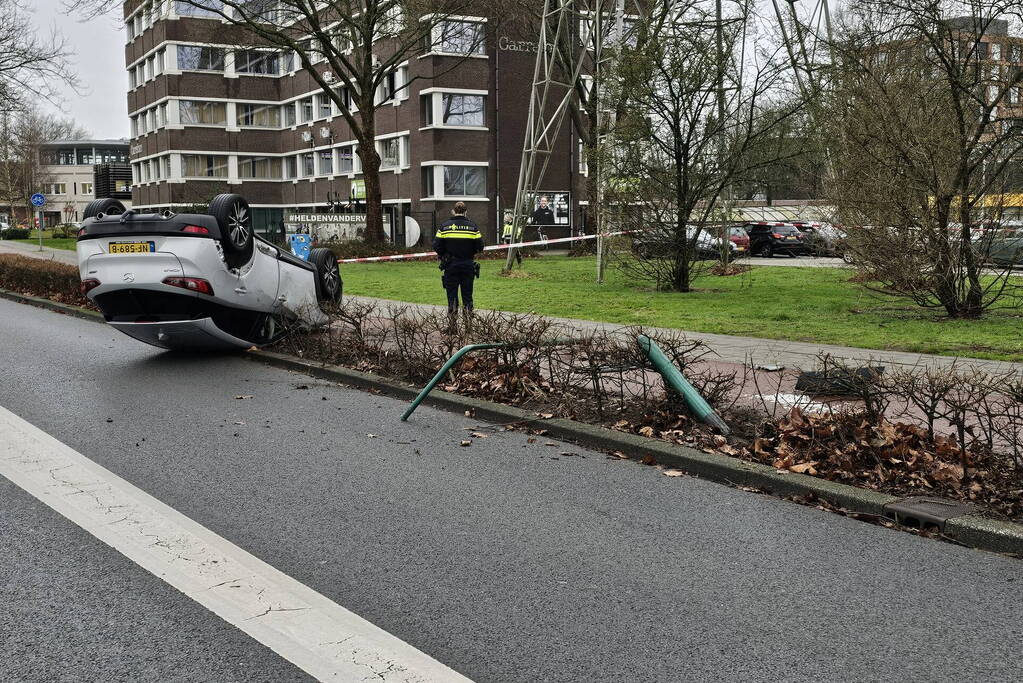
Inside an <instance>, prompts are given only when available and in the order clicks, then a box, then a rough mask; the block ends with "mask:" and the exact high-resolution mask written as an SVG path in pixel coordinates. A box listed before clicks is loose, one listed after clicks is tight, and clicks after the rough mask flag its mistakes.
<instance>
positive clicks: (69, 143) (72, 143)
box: [39, 138, 128, 147]
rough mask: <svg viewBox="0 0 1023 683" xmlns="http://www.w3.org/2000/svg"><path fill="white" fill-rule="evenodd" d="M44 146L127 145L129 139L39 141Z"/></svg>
mask: <svg viewBox="0 0 1023 683" xmlns="http://www.w3.org/2000/svg"><path fill="white" fill-rule="evenodd" d="M39 144H40V146H43V147H86V146H88V147H127V146H128V140H126V139H125V138H121V139H119V140H47V141H45V142H41V143H39Z"/></svg>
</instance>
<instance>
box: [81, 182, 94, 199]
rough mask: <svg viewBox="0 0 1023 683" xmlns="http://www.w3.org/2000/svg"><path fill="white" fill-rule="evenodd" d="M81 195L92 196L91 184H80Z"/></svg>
mask: <svg viewBox="0 0 1023 683" xmlns="http://www.w3.org/2000/svg"><path fill="white" fill-rule="evenodd" d="M82 194H84V195H87V196H90V197H91V196H92V183H82Z"/></svg>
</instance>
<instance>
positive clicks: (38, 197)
mask: <svg viewBox="0 0 1023 683" xmlns="http://www.w3.org/2000/svg"><path fill="white" fill-rule="evenodd" d="M29 201H30V202H32V206H42V205H43V204H45V203H46V197H44V196H43V195H42V194H40V193H38V192H36V193H35V194H34V195H32V197H31V198H30V199H29Z"/></svg>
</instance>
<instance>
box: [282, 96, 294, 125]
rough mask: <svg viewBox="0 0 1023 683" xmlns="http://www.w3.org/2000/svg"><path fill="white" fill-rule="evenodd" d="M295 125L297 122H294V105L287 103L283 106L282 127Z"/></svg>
mask: <svg viewBox="0 0 1023 683" xmlns="http://www.w3.org/2000/svg"><path fill="white" fill-rule="evenodd" d="M296 123H297V121H296V120H295V104H294V102H289V103H287V104H286V105H284V125H285V126H294V125H295V124H296Z"/></svg>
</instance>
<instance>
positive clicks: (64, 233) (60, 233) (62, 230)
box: [50, 223, 78, 239]
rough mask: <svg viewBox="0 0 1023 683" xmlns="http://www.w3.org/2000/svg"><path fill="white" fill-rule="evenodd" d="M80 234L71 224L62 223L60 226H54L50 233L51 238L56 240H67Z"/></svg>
mask: <svg viewBox="0 0 1023 683" xmlns="http://www.w3.org/2000/svg"><path fill="white" fill-rule="evenodd" d="M77 234H78V228H76V227H75V226H74V225H72V224H71V223H62V224H60V225H55V226H53V229H52V230H51V231H50V236H51V237H54V238H56V239H67V238H68V237H74V236H75V235H77Z"/></svg>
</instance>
